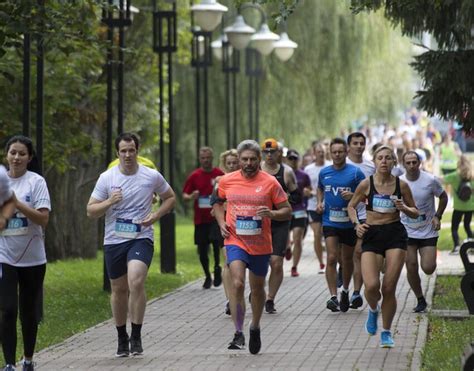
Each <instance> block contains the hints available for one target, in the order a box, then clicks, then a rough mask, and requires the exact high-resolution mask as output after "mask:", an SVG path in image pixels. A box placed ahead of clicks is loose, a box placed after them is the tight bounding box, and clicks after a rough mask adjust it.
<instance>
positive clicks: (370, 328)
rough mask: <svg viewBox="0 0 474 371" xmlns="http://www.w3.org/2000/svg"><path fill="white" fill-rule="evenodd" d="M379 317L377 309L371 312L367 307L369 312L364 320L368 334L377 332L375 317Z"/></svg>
mask: <svg viewBox="0 0 474 371" xmlns="http://www.w3.org/2000/svg"><path fill="white" fill-rule="evenodd" d="M378 318H379V311H378V310H377V311H376V312H372V311H371V310H370V309H369V314H368V315H367V321H365V331H367V333H368V334H369V335H375V334H376V333H377V319H378Z"/></svg>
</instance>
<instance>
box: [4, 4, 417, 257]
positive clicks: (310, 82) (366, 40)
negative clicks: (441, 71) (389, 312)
mask: <svg viewBox="0 0 474 371" xmlns="http://www.w3.org/2000/svg"><path fill="white" fill-rule="evenodd" d="M223 2H224V3H227V5H228V6H229V7H230V8H231V9H234V10H231V11H233V12H234V13H235V8H233V2H231V1H227V2H225V1H223ZM36 3H37V2H36V1H34V0H24V1H21V2H18V1H16V0H4V1H2V2H0V99H1V102H2V105H0V145H3V144H4V142H5V141H6V139H7V137H8V136H10V135H13V134H17V133H20V132H21V126H22V125H21V107H22V106H21V99H22V71H21V58H22V45H21V43H22V34H23V33H25V32H30V33H31V34H32V35H34V34H35V32H38V31H41V32H42V33H44V35H45V47H46V50H45V52H46V54H45V55H46V62H45V63H46V68H45V76H46V77H45V150H44V153H45V174H44V175H45V177H46V178H47V181H48V185H49V187H50V192H51V196H52V200H53V213H52V214H51V222H50V224H49V227H48V231H47V249H48V256H49V258H50V259H55V258H64V257H67V256H83V257H90V256H94V255H95V252H96V250H97V247H98V246H99V245H100V241H99V237H98V236H99V231H98V223H97V222H95V221H90V220H88V219H87V218H86V216H85V204H86V202H87V200H88V198H89V196H90V193H91V190H92V187H93V185H94V183H95V181H96V179H97V177H98V174H99V173H100V172H101V171H103V169H104V165H105V164H104V161H105V160H104V152H105V146H104V145H103V143H104V139H105V89H106V88H105V75H104V62H105V52H106V44H105V35H104V33H105V29H104V28H103V26H101V24H100V15H101V9H100V5H101V2H100V1H98V0H76V1H61V0H49V1H48V2H47V6H46V12H45V13H44V14H43V13H41V12H39V10H38V8H37V6H36ZM133 4H134V6H137V7H138V8H140V9H141V11H140V13H139V14H138V15H136V16H135V18H134V22H133V25H132V26H131V27H130V28H129V29H128V30H127V32H126V38H127V42H126V45H127V49H126V57H125V58H126V63H125V93H126V96H125V107H124V112H125V129H126V130H128V131H135V132H138V133H139V134H140V136H141V137H142V140H143V148H142V151H141V152H142V154H143V155H145V156H147V157H149V158H151V159H153V160H155V161H156V160H157V157H158V153H159V148H158V139H159V137H158V135H159V134H158V128H157V125H158V103H157V100H158V84H157V80H158V73H157V59H156V58H157V56H156V55H155V54H154V53H153V52H152V42H151V2H150V1H149V0H134V1H133ZM285 4H286V5H285V6H284V7H283V8H280V5H281V4H280V2H277V1H273V2H272V1H270V2H266V4H264V6H265V7H266V9H267V11H268V13H270V14H276V16H275V17H274V18H273V20H274V23H273V25H272V26H273V27H276V24H275V21H276V20H278V19H279V18H278V17H281V15H282V14H283V15H284V16H285V12H287V11H288V10H291V9H292V6H293V5H294V2H292V1H286V2H285ZM178 12H179V15H178V19H179V23H178V27H179V29H178V33H179V49H178V53H177V58H176V59H175V66H174V68H175V71H176V79H175V81H176V82H175V86H174V87H173V89H174V91H175V100H174V102H175V112H176V125H177V129H176V132H177V133H178V136H177V143H176V144H177V145H176V149H177V153H176V155H175V158H174V163H175V166H176V175H177V179H176V183H177V187H176V188H177V193H178V194H179V193H180V188H181V184H182V181H183V179H184V178H185V176H186V175H187V173H188V172H189V171H190V170H191V169H192V168H193V166H194V165H195V158H196V157H195V156H196V154H195V153H194V152H195V117H194V115H195V114H194V112H195V108H194V91H195V87H194V78H193V71H192V69H191V67H190V65H189V59H190V53H189V45H190V39H191V35H190V31H189V28H190V17H189V3H188V2H187V1H178ZM250 18H252V17H251V16H250ZM288 31H289V34H290V36H291V37H292V38H293V39H294V40H295V41H296V42H298V44H299V48H298V49H297V51H296V53H295V55H294V56H293V58H292V59H291V60H290V61H288V62H287V63H281V62H279V61H277V60H276V59H275V58H274V57H267V58H265V60H264V68H265V75H264V78H263V80H262V81H261V89H260V91H261V99H260V122H261V130H260V137H261V138H263V137H265V136H275V137H277V138H279V139H284V140H285V143H286V144H287V145H291V146H293V147H296V148H298V149H303V148H306V147H307V146H309V144H310V141H311V140H313V139H316V138H321V137H323V136H328V135H335V134H338V133H339V131H340V130H341V129H342V128H345V127H347V125H349V124H350V122H352V121H354V120H357V119H359V118H361V117H367V118H377V119H384V120H390V119H394V118H395V117H396V112H397V111H398V110H399V109H402V108H405V107H406V106H407V105H408V104H409V103H410V100H411V96H412V88H411V87H412V81H413V73H412V71H411V70H410V68H409V66H408V63H409V61H410V44H409V41H408V39H406V38H404V37H402V36H401V35H400V33H399V32H398V31H397V30H393V29H392V27H391V25H390V24H389V22H387V20H386V19H385V18H384V17H383V16H382V15H381V14H361V15H358V16H354V15H352V14H351V12H350V9H349V8H348V7H347V5H346V4H344V3H343V2H337V1H333V0H318V1H311V2H309V1H308V2H301V3H300V4H299V5H298V6H297V7H296V8H294V12H293V14H292V15H291V16H290V17H289V18H288ZM216 37H217V35H216ZM220 68H221V66H220V64H219V63H218V62H217V61H216V62H215V63H214V66H213V67H212V68H211V70H210V72H209V76H210V88H209V91H210V97H209V99H210V102H211V105H210V142H211V143H210V144H211V145H212V146H213V147H214V148H215V151H216V153H219V152H220V151H222V150H224V149H225V132H224V130H225V129H224V127H225V126H224V124H223V122H224V98H223V76H222V73H221V70H220ZM33 73H34V71H33ZM32 85H34V80H33V82H32ZM32 92H34V89H32ZM238 94H239V97H238V100H239V102H240V104H241V109H240V110H239V115H238V117H239V123H238V125H239V130H238V133H239V139H244V138H246V137H247V136H248V125H247V122H248V118H247V115H248V112H247V98H246V96H247V79H246V77H245V75H244V73H243V72H241V73H240V75H239V76H238ZM34 98H35V97H34V94H33V96H32V109H33V111H34V110H35V107H34ZM34 135H35V130H34V125H33V127H32V136H33V137H34ZM165 140H167V138H165Z"/></svg>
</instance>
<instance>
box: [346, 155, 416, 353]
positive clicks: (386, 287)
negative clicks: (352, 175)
mask: <svg viewBox="0 0 474 371" xmlns="http://www.w3.org/2000/svg"><path fill="white" fill-rule="evenodd" d="M395 162H396V157H395V153H394V152H393V150H392V148H391V147H388V146H381V147H379V148H378V149H377V150H376V151H375V152H374V163H375V168H376V171H375V174H374V175H372V176H371V177H370V178H369V179H365V180H364V181H362V182H361V184H360V185H359V186H358V187H357V189H356V191H355V194H354V196H353V197H352V199H351V201H350V202H349V206H348V212H349V216H350V218H351V221H352V222H353V223H354V225H355V230H356V232H357V237H359V238H363V242H362V261H361V266H362V277H363V279H364V285H365V292H364V293H365V298H366V300H367V302H368V304H369V313H368V317H367V321H366V323H365V329H366V331H367V333H368V334H369V335H375V334H376V333H377V328H378V325H377V319H378V315H379V312H380V307H379V300H380V298H382V307H381V310H382V322H383V330H382V332H381V334H380V346H381V347H383V348H392V347H393V346H394V341H393V337H392V333H391V326H392V321H393V317H394V316H395V311H396V309H397V299H396V297H395V292H396V288H397V282H398V279H399V277H400V272H401V271H402V268H403V265H404V263H405V257H406V249H407V240H408V236H407V232H406V230H405V227H404V226H403V224H402V223H401V222H400V211H401V212H403V213H405V214H407V215H408V216H409V217H410V218H418V216H419V213H418V210H417V209H416V206H415V201H414V200H413V196H412V194H411V191H410V187H408V185H407V184H406V183H405V182H404V181H401V180H400V179H399V178H398V177H395V176H393V175H392V174H391V171H392V169H393V167H394V166H395ZM365 200H367V208H366V210H367V220H366V222H365V223H363V224H362V223H360V222H359V219H358V218H357V211H356V207H357V205H358V204H359V202H364V201H365ZM384 258H385V273H384V275H383V279H382V284H380V271H381V269H382V266H383V260H384Z"/></svg>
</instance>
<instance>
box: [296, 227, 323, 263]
mask: <svg viewBox="0 0 474 371" xmlns="http://www.w3.org/2000/svg"><path fill="white" fill-rule="evenodd" d="M303 233H304V228H301V227H296V228H293V267H298V264H299V262H300V259H301V252H302V250H303V246H302V245H303ZM320 243H321V242H320Z"/></svg>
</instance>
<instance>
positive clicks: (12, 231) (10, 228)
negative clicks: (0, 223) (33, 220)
mask: <svg viewBox="0 0 474 371" xmlns="http://www.w3.org/2000/svg"><path fill="white" fill-rule="evenodd" d="M26 234H28V219H27V218H25V217H20V216H18V215H17V216H15V217H13V218H11V219H8V225H7V227H6V228H5V229H4V230H3V231H2V232H0V235H2V236H24V235H26Z"/></svg>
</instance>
